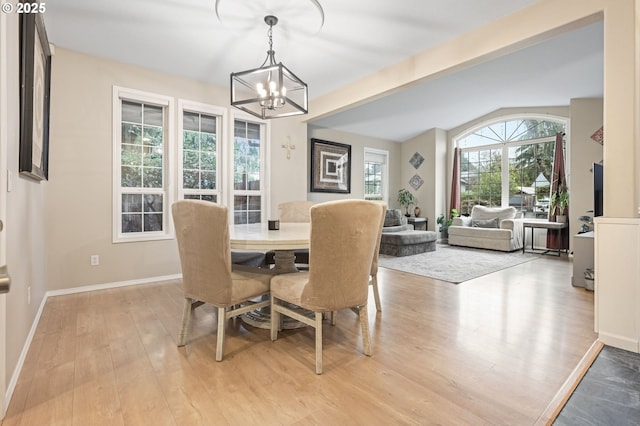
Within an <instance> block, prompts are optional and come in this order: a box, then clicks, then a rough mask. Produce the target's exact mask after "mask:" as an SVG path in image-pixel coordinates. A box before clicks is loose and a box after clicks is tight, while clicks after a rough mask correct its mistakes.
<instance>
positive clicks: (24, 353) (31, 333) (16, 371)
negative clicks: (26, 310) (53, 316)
mask: <svg viewBox="0 0 640 426" xmlns="http://www.w3.org/2000/svg"><path fill="white" fill-rule="evenodd" d="M47 299H48V296H47V294H45V295H44V297H43V298H42V302H40V306H39V307H38V312H37V313H36V316H35V318H34V319H33V324H31V329H30V330H29V334H27V339H26V340H25V342H24V346H23V347H22V352H21V353H20V357H19V358H18V362H17V364H16V368H14V370H13V374H12V375H11V380H10V381H9V385H8V386H7V392H6V393H5V396H4V406H5V411H6V409H7V408H8V407H9V403H10V402H11V397H12V396H13V391H14V390H15V389H16V384H17V383H18V378H19V377H20V373H21V372H22V366H23V365H24V361H25V360H26V359H27V353H28V352H29V348H30V347H31V342H32V341H33V336H34V335H35V334H36V329H37V328H38V324H39V323H40V316H41V315H42V311H43V310H44V305H45V303H46V302H47ZM4 414H6V413H3V418H4Z"/></svg>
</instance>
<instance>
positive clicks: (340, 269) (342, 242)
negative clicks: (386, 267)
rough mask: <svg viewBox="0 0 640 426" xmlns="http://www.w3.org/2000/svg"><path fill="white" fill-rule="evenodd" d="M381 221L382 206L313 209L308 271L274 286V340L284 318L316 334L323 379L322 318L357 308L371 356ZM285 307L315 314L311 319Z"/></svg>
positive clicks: (279, 278)
mask: <svg viewBox="0 0 640 426" xmlns="http://www.w3.org/2000/svg"><path fill="white" fill-rule="evenodd" d="M381 220H382V208H381V205H380V204H377V203H374V202H371V201H364V200H339V201H329V202H326V203H321V204H316V205H314V206H313V207H311V236H310V238H311V248H310V250H309V254H310V258H309V271H305V272H297V273H291V274H282V275H276V276H274V277H273V278H272V280H271V340H276V339H277V338H278V329H279V325H280V315H281V314H282V315H286V316H288V317H291V318H293V319H296V320H298V321H300V322H303V323H305V324H307V325H309V326H312V327H314V328H315V341H316V374H321V373H322V318H323V313H325V312H333V311H337V310H340V309H347V308H351V307H358V308H359V310H358V313H359V317H360V326H361V330H362V339H363V347H364V353H365V355H368V356H370V355H371V353H372V352H371V339H370V336H369V321H368V315H367V299H368V293H369V275H370V273H371V264H372V261H373V255H374V250H375V248H376V242H377V238H378V227H379V224H380V221H381ZM287 304H292V305H295V306H299V307H301V308H303V309H307V310H309V311H312V312H313V318H309V317H307V316H305V315H302V314H300V313H299V312H298V311H296V310H293V309H292V308H291V307H290V306H288V305H287Z"/></svg>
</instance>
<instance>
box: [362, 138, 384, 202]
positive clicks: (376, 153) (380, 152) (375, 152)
mask: <svg viewBox="0 0 640 426" xmlns="http://www.w3.org/2000/svg"><path fill="white" fill-rule="evenodd" d="M367 154H370V155H369V157H378V158H379V157H384V162H382V163H381V164H382V180H381V182H380V184H381V186H382V188H381V192H382V194H381V195H382V201H384V202H385V203H387V204H389V151H386V150H384V149H376V148H368V147H364V157H363V158H364V163H366V162H368V161H371V160H369V159H367V157H368V155H367ZM362 174H363V176H362V179H363V182H364V178H365V176H364V164H363V170H362ZM364 188H366V182H364V186H363V193H364V192H365V191H364ZM363 198H364V199H365V200H366V199H367V194H363Z"/></svg>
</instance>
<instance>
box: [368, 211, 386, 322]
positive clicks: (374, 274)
mask: <svg viewBox="0 0 640 426" xmlns="http://www.w3.org/2000/svg"><path fill="white" fill-rule="evenodd" d="M379 204H380V206H381V207H382V218H381V219H380V226H378V239H377V241H376V248H375V250H374V252H373V261H372V262H371V273H370V275H371V280H370V281H369V283H370V284H371V287H373V298H374V300H375V302H376V311H378V312H382V304H381V303H380V292H379V291H378V255H379V254H380V240H382V228H383V227H384V216H385V214H386V212H387V205H386V203H379Z"/></svg>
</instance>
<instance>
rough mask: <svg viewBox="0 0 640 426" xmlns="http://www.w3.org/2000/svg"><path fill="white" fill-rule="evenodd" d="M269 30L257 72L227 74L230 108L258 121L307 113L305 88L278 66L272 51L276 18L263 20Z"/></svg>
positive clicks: (271, 17)
mask: <svg viewBox="0 0 640 426" xmlns="http://www.w3.org/2000/svg"><path fill="white" fill-rule="evenodd" d="M264 22H265V23H266V24H267V25H268V26H269V30H268V31H267V35H268V37H269V50H268V51H267V58H266V59H265V60H264V62H263V63H262V65H260V68H255V69H252V70H247V71H240V72H234V73H231V105H232V106H234V107H236V108H239V109H241V110H243V111H246V112H248V113H249V114H252V115H254V116H256V117H258V118H262V119H269V118H279V117H290V116H293V115H301V114H306V113H307V108H308V88H307V84H306V83H305V82H304V81H302V80H300V79H299V78H298V77H297V76H296V75H295V74H294V73H292V72H291V71H290V70H289V69H288V68H287V67H285V66H284V65H283V64H282V62H279V63H277V62H276V59H275V52H274V51H273V39H272V33H273V27H274V25H276V24H277V23H278V18H276V17H275V16H273V15H267V16H265V17H264Z"/></svg>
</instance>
